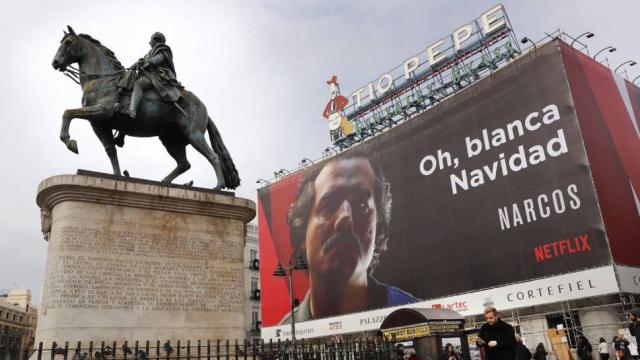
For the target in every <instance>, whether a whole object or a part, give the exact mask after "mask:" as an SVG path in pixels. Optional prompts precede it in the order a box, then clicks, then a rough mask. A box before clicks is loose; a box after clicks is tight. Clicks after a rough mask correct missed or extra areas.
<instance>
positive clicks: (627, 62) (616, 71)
mask: <svg viewBox="0 0 640 360" xmlns="http://www.w3.org/2000/svg"><path fill="white" fill-rule="evenodd" d="M626 64H629V66H633V65H635V64H637V63H636V62H635V61H633V60H627V61H625V62H623V63H622V64H620V65H618V67H617V68H616V69H615V70H613V72H614V73H616V74H617V73H618V69H620V68H621V67H623V66H625V65H626Z"/></svg>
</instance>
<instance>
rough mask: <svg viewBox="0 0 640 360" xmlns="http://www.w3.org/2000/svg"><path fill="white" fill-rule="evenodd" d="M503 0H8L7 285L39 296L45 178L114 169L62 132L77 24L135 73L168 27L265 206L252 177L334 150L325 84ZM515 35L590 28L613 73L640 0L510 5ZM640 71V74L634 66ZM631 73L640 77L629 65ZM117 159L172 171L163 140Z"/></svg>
mask: <svg viewBox="0 0 640 360" xmlns="http://www.w3.org/2000/svg"><path fill="white" fill-rule="evenodd" d="M496 3H497V2H496V1H495V0H473V1H471V0H465V1H428V0H422V1H409V0H402V1H395V0H394V1H373V0H368V1H326V0H324V1H300V0H290V1H282V0H279V1H229V2H222V1H158V0H154V1H136V2H135V3H134V2H131V1H101V2H98V1H87V0H83V1H56V2H44V1H43V2H41V3H39V2H34V1H11V2H8V1H7V2H4V3H3V6H2V7H3V8H2V11H0V37H2V42H1V43H2V50H1V52H0V69H2V76H1V77H0V79H1V80H0V81H2V83H3V86H1V87H0V105H1V107H0V111H1V112H2V119H3V120H2V124H3V127H4V130H3V131H1V132H0V150H1V154H2V155H1V156H2V163H3V168H4V170H3V171H2V175H3V176H2V177H1V178H0V194H1V199H2V201H1V202H0V204H1V205H0V226H1V234H0V289H7V288H11V287H14V286H17V287H26V288H30V289H32V291H33V293H34V301H35V302H38V301H39V297H40V292H41V284H42V280H43V275H44V268H45V263H46V253H47V243H46V242H45V241H44V240H43V239H42V234H41V232H40V218H39V210H38V207H37V206H36V204H35V196H36V189H37V186H38V184H39V183H40V181H42V180H43V179H45V178H47V177H49V176H53V175H57V174H71V173H75V172H76V169H79V168H80V169H89V170H95V171H102V172H111V166H110V164H109V161H108V158H107V156H106V154H105V153H104V150H103V148H102V146H101V144H100V143H99V141H98V139H97V138H96V137H95V135H94V134H93V132H92V131H91V128H90V127H89V124H88V123H87V122H85V121H84V120H75V121H74V122H73V123H72V126H71V135H72V137H73V138H75V139H76V140H77V141H78V145H79V149H80V154H79V155H75V154H73V153H71V152H69V151H68V150H67V149H66V148H65V146H64V144H62V142H60V140H59V138H58V136H59V131H60V121H61V120H60V119H61V114H62V112H63V111H64V109H67V108H75V107H79V106H80V97H81V91H80V87H79V86H78V85H76V84H74V83H73V82H71V80H69V79H67V78H66V77H64V76H63V75H62V74H61V73H59V72H57V71H54V70H53V69H52V67H51V65H50V64H51V61H52V59H53V55H54V53H55V51H56V49H57V47H58V45H59V41H60V39H61V37H62V31H63V30H64V29H65V28H66V25H67V24H69V25H71V26H72V27H74V29H75V30H76V32H78V33H88V34H90V35H92V36H93V37H95V38H96V39H98V40H100V41H101V42H102V43H103V44H105V45H107V46H108V47H109V48H110V49H112V50H113V51H114V52H115V53H116V55H117V57H118V58H119V59H120V60H121V61H122V63H123V64H124V65H125V66H128V65H130V64H131V63H133V62H134V61H135V60H137V59H138V58H139V57H141V56H143V55H144V54H145V53H146V52H147V50H148V45H147V43H148V41H149V37H150V35H151V34H152V33H153V32H155V31H161V32H163V33H164V34H165V35H166V38H167V43H168V44H169V45H170V46H171V47H172V49H173V53H174V62H175V65H176V70H177V75H178V78H179V80H180V81H181V82H182V83H183V84H184V85H185V86H186V87H187V88H188V89H189V90H191V91H193V92H194V93H196V94H197V95H198V96H199V97H200V99H202V100H203V102H204V103H205V104H206V105H207V107H208V110H209V113H210V115H211V117H212V118H213V120H214V121H215V122H216V124H217V126H218V128H219V130H220V132H221V133H222V135H223V139H224V141H225V143H226V145H227V148H228V149H229V151H230V152H231V155H232V156H233V158H234V161H235V163H236V166H237V168H238V170H239V172H240V176H241V178H242V185H241V187H240V188H239V189H238V190H237V195H238V196H242V197H247V198H250V199H252V200H254V201H255V198H256V179H258V178H265V179H269V178H272V177H273V172H274V171H276V170H278V169H280V168H287V169H291V168H294V167H296V166H297V164H298V163H299V161H300V160H301V159H302V158H304V157H308V158H312V159H315V158H317V157H319V156H320V155H321V153H322V150H323V149H324V148H325V147H327V146H328V145H329V135H328V129H327V124H326V121H325V120H324V118H322V116H321V114H322V110H323V108H324V105H325V103H326V101H327V100H328V88H327V85H326V83H325V81H326V80H328V79H329V78H330V77H331V75H333V74H336V75H338V78H339V81H340V86H341V89H342V92H343V94H349V93H351V91H353V90H355V89H357V88H359V87H361V86H363V85H365V84H366V83H367V82H368V81H371V80H374V79H377V77H378V76H380V75H381V74H383V73H384V72H386V71H388V70H390V69H392V68H394V67H395V66H397V65H399V64H401V63H402V62H403V61H404V60H405V59H407V58H409V57H410V56H412V55H414V54H417V53H419V52H421V51H423V50H424V49H425V48H426V47H427V46H428V45H430V44H431V43H433V42H434V41H436V40H438V39H440V38H442V37H444V36H447V35H449V34H450V33H451V32H452V31H453V30H454V29H456V28H458V27H459V26H461V25H463V24H466V23H467V22H469V21H471V20H473V19H474V18H476V17H478V16H479V15H480V14H481V13H482V12H483V11H485V10H487V9H489V8H490V7H492V5H495V4H496ZM503 4H504V5H505V8H506V10H507V12H508V14H509V17H510V19H511V22H512V24H513V26H514V28H515V30H516V34H517V36H519V37H522V36H528V37H530V38H532V39H536V40H537V39H541V38H542V37H543V36H544V33H545V32H552V31H554V30H555V29H557V28H558V27H559V28H561V29H563V30H564V31H566V32H567V33H569V34H573V35H578V34H580V33H582V32H584V31H587V30H589V31H593V32H594V33H595V34H596V36H595V37H594V38H592V39H590V40H589V41H588V44H590V48H591V51H592V54H593V52H594V51H597V50H598V49H601V48H603V47H604V46H607V45H613V46H615V47H617V48H618V52H616V53H614V54H611V55H610V61H611V64H612V65H618V64H620V63H622V62H623V61H625V60H629V59H635V60H638V59H640V57H639V56H638V55H639V53H640V41H638V37H637V36H638V31H637V26H635V24H637V22H638V14H640V1H638V0H626V1H607V2H604V1H602V0H599V1H596V0H571V1H565V0H562V1H560V0H554V1H551V0H535V1H534V0H528V1H523V0H521V1H504V2H503ZM638 67H639V68H640V66H638ZM629 74H630V76H632V77H635V76H637V75H639V74H640V69H634V68H631V69H630V72H629ZM188 157H189V160H190V162H191V164H192V165H193V166H192V168H191V170H189V171H188V172H187V173H186V174H183V175H182V176H181V177H179V178H178V179H177V180H176V181H175V182H177V183H185V182H188V181H189V180H194V181H195V184H196V185H197V186H203V187H213V186H214V185H215V175H214V173H213V170H212V169H211V167H210V166H209V164H208V163H207V162H206V161H205V159H204V158H203V157H202V156H200V154H198V153H196V152H195V151H194V150H193V149H192V148H189V150H188ZM119 158H120V164H121V167H122V168H123V169H128V170H129V172H130V173H131V175H132V176H135V177H142V178H147V179H152V180H160V179H162V178H163V177H164V176H165V175H166V174H167V173H168V172H169V171H171V170H172V169H173V167H174V166H175V163H174V161H173V159H172V158H171V157H170V156H169V155H168V154H167V153H166V151H165V149H164V148H163V147H162V145H161V144H160V142H159V141H158V140H157V139H155V138H146V139H134V138H127V143H126V146H125V147H124V148H123V149H120V150H119Z"/></svg>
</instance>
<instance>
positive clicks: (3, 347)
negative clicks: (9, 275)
mask: <svg viewBox="0 0 640 360" xmlns="http://www.w3.org/2000/svg"><path fill="white" fill-rule="evenodd" d="M37 319H38V311H37V309H36V308H35V307H33V306H32V305H31V291H30V290H28V289H12V290H10V291H8V292H6V293H4V294H0V359H3V360H4V359H25V358H27V357H28V355H29V352H28V351H29V350H31V349H33V348H34V339H35V331H36V325H37Z"/></svg>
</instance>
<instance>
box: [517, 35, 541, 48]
mask: <svg viewBox="0 0 640 360" xmlns="http://www.w3.org/2000/svg"><path fill="white" fill-rule="evenodd" d="M528 42H530V43H531V45H533V51H536V50H537V48H538V47H537V46H536V43H534V42H533V41H532V40H531V39H529V38H528V37H526V36H525V37H523V38H522V40H520V43H521V44H523V45H524V44H526V43H528Z"/></svg>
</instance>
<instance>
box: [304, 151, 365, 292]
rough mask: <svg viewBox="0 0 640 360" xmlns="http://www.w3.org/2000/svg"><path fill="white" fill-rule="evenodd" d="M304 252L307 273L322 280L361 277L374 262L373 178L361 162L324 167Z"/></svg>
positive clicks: (354, 159)
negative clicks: (306, 260)
mask: <svg viewBox="0 0 640 360" xmlns="http://www.w3.org/2000/svg"><path fill="white" fill-rule="evenodd" d="M314 188H315V198H314V200H313V205H312V206H313V207H312V209H311V213H310V215H309V221H308V225H307V231H306V240H305V242H304V244H303V246H304V249H303V250H304V251H305V252H306V254H307V259H308V261H309V271H310V272H311V273H312V274H316V275H322V276H323V277H325V278H326V279H327V280H342V281H348V280H349V279H352V278H353V279H355V278H357V277H358V276H362V275H365V276H366V271H367V268H368V267H369V264H370V263H371V260H372V258H373V250H374V242H375V236H376V218H377V210H376V206H375V201H374V192H375V174H374V172H373V168H372V167H371V164H370V163H369V160H367V159H366V158H362V157H361V158H349V159H345V160H338V161H334V162H331V163H329V164H327V166H325V167H324V169H322V171H320V174H318V177H317V178H316V181H315V183H314Z"/></svg>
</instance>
